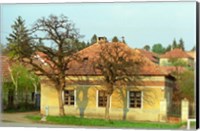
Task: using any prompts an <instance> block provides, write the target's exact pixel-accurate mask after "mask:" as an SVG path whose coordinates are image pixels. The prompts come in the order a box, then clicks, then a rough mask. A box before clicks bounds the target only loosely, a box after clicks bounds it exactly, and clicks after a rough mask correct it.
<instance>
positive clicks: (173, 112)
mask: <svg viewBox="0 0 200 131" xmlns="http://www.w3.org/2000/svg"><path fill="white" fill-rule="evenodd" d="M167 115H168V117H179V118H180V117H181V102H172V103H171V105H170V106H169V108H168V113H167Z"/></svg>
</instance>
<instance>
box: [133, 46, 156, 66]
mask: <svg viewBox="0 0 200 131" xmlns="http://www.w3.org/2000/svg"><path fill="white" fill-rule="evenodd" d="M137 50H139V51H140V52H141V53H142V54H144V55H145V56H146V57H147V58H148V59H149V60H151V61H152V62H154V63H159V59H158V58H159V56H158V54H156V53H154V52H150V51H147V50H144V49H137Z"/></svg>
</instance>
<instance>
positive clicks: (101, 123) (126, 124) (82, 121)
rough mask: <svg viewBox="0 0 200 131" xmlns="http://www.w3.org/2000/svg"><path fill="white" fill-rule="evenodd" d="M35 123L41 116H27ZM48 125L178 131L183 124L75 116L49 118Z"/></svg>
mask: <svg viewBox="0 0 200 131" xmlns="http://www.w3.org/2000/svg"><path fill="white" fill-rule="evenodd" d="M27 118H29V119H31V120H33V121H39V120H40V119H41V117H40V116H27ZM47 123H50V124H61V125H77V126H95V127H112V128H143V129H144V128H156V129H178V128H180V127H181V126H182V125H183V123H178V124H169V123H159V122H130V121H122V120H110V121H107V120H104V119H91V118H79V117H75V116H48V117H47Z"/></svg>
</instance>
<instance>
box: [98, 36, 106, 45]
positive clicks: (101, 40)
mask: <svg viewBox="0 0 200 131" xmlns="http://www.w3.org/2000/svg"><path fill="white" fill-rule="evenodd" d="M105 42H107V38H106V37H105V36H103V37H97V43H105Z"/></svg>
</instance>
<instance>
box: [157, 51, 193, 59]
mask: <svg viewBox="0 0 200 131" xmlns="http://www.w3.org/2000/svg"><path fill="white" fill-rule="evenodd" d="M160 58H191V59H193V58H192V57H191V56H190V55H188V54H187V53H186V52H185V51H183V50H182V49H179V48H176V49H174V50H171V51H168V52H166V53H165V54H163V55H161V56H160Z"/></svg>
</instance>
